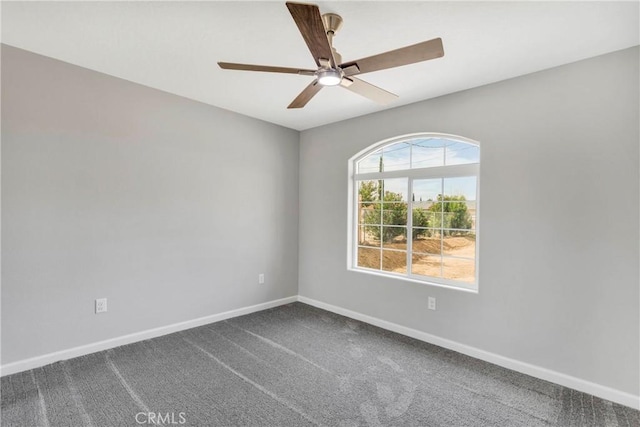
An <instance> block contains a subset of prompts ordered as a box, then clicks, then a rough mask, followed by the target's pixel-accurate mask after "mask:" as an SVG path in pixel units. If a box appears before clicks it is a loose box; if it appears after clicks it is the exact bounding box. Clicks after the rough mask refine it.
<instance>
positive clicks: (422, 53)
mask: <svg viewBox="0 0 640 427" xmlns="http://www.w3.org/2000/svg"><path fill="white" fill-rule="evenodd" d="M442 56H444V48H443V47H442V39H441V38H437V39H433V40H429V41H426V42H422V43H417V44H414V45H411V46H406V47H401V48H400V49H396V50H391V51H389V52H385V53H380V54H378V55H373V56H369V57H367V58H362V59H358V60H356V61H349V62H345V63H344V64H341V65H340V68H342V69H345V68H349V67H352V66H353V65H357V66H358V69H359V70H360V73H359V74H363V73H370V72H372V71H378V70H385V69H387V68H393V67H400V66H402V65H409V64H415V63H416V62H422V61H428V60H429V59H435V58H440V57H442ZM351 70H353V69H351Z"/></svg>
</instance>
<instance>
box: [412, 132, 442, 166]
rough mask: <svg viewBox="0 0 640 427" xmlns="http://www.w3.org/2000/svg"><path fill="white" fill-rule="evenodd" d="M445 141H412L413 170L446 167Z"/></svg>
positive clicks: (431, 139)
mask: <svg viewBox="0 0 640 427" xmlns="http://www.w3.org/2000/svg"><path fill="white" fill-rule="evenodd" d="M444 146H445V141H444V140H443V139H437V138H427V139H418V140H413V141H412V147H411V168H412V169H418V168H429V167H434V166H443V165H444Z"/></svg>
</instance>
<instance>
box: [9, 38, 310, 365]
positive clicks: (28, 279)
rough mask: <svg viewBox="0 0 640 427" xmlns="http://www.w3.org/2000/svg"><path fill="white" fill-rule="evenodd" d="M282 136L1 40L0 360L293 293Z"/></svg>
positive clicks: (293, 224)
mask: <svg viewBox="0 0 640 427" xmlns="http://www.w3.org/2000/svg"><path fill="white" fill-rule="evenodd" d="M298 142H299V133H298V132H296V131H293V130H290V129H286V128H282V127H279V126H275V125H272V124H268V123H265V122H261V121H258V120H254V119H251V118H248V117H244V116H241V115H238V114H234V113H231V112H228V111H224V110H221V109H217V108H214V107H211V106H207V105H204V104H200V103H197V102H194V101H190V100H187V99H184V98H180V97H177V96H174V95H170V94H167V93H163V92H160V91H157V90H154V89H150V88H147V87H143V86H140V85H136V84H133V83H130V82H127V81H123V80H120V79H116V78H113V77H110V76H107V75H104V74H100V73H97V72H93V71H89V70H86V69H83V68H79V67H76V66H73V65H70V64H66V63H63V62H59V61H56V60H53V59H50V58H46V57H42V56H38V55H35V54H32V53H28V52H26V51H21V50H19V49H15V48H12V47H8V46H6V45H3V46H2V228H3V233H2V263H3V270H2V363H10V362H14V361H17V360H20V359H24V358H28V357H33V356H38V355H42V354H46V353H49V352H53V351H57V350H62V349H68V348H71V347H74V346H78V345H83V344H88V343H93V342H96V341H100V340H104V339H108V338H112V337H118V336H121V335H124V334H129V333H133V332H138V331H142V330H145V329H149V328H154V327H159V326H164V325H169V324H172V323H175V322H180V321H185V320H190V319H195V318H198V317H202V316H206V315H211V314H215V313H219V312H223V311H227V310H230V309H234V308H239V307H244V306H248V305H253V304H257V303H261V302H266V301H269V300H273V299H277V298H283V297H288V296H292V295H296V294H297V277H298V271H297V257H298V235H297V232H298V224H297V211H298V157H299V152H298ZM258 273H265V274H266V284H264V285H258V283H257V276H258ZM99 297H106V298H108V303H109V311H108V313H106V314H101V315H95V314H94V313H93V310H94V307H93V303H94V299H95V298H99Z"/></svg>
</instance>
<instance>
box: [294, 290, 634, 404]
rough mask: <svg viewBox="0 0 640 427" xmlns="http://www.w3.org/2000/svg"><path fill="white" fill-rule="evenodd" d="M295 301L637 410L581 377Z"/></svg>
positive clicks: (629, 400)
mask: <svg viewBox="0 0 640 427" xmlns="http://www.w3.org/2000/svg"><path fill="white" fill-rule="evenodd" d="M298 301H300V302H302V303H305V304H309V305H312V306H314V307H318V308H321V309H323V310H327V311H331V312H333V313H336V314H340V315H342V316H346V317H350V318H352V319H356V320H360V321H361V322H365V323H368V324H370V325H374V326H377V327H379V328H382V329H386V330H389V331H392V332H397V333H399V334H402V335H406V336H409V337H411V338H415V339H417V340H420V341H424V342H427V343H430V344H435V345H437V346H440V347H444V348H447V349H449V350H453V351H457V352H458V353H462V354H466V355H467V356H471V357H475V358H476V359H480V360H484V361H485V362H489V363H493V364H495V365H498V366H502V367H504V368H507V369H511V370H513V371H517V372H521V373H523V374H527V375H531V376H532V377H536V378H540V379H543V380H546V381H550V382H552V383H556V384H559V385H562V386H565V387H569V388H572V389H574V390H578V391H582V392H584V393H588V394H592V395H594V396H597V397H600V398H602V399H606V400H610V401H612V402H616V403H619V404H621V405H625V406H629V407H631V408H634V409H640V396H635V395H633V394H630V393H626V392H623V391H620V390H616V389H613V388H610V387H606V386H603V385H600V384H596V383H592V382H590V381H585V380H582V379H580V378H576V377H572V376H570V375H566V374H562V373H560V372H556V371H552V370H550V369H546V368H542V367H540V366H535V365H531V364H529V363H526V362H521V361H519V360H515V359H511V358H508V357H504V356H500V355H498V354H495V353H490V352H488V351H484V350H480V349H479V348H475V347H471V346H468V345H465V344H460V343H458V342H455V341H451V340H448V339H445V338H441V337H438V336H435V335H431V334H428V333H426V332H422V331H418V330H417V329H412V328H408V327H406V326H402V325H398V324H396V323H392V322H387V321H386V320H382V319H378V318H377V317H372V316H368V315H366V314H362V313H358V312H356V311H351V310H347V309H346V308H342V307H338V306H335V305H331V304H327V303H324V302H321V301H317V300H314V299H311V298H307V297H303V296H300V295H299V296H298Z"/></svg>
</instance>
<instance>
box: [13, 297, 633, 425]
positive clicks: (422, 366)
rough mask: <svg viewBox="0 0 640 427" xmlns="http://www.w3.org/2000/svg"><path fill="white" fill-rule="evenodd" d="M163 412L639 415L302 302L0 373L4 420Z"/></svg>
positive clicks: (164, 415)
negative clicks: (35, 366) (111, 348)
mask: <svg viewBox="0 0 640 427" xmlns="http://www.w3.org/2000/svg"><path fill="white" fill-rule="evenodd" d="M149 413H152V415H151V419H149ZM136 414H137V415H136ZM158 414H159V416H160V418H158ZM136 416H137V417H138V418H137V421H138V422H140V421H141V422H142V423H141V424H139V423H137V422H136ZM158 421H160V423H158ZM181 422H182V424H180V423H181ZM171 423H173V425H185V426H313V425H324V426H340V427H350V426H473V427H479V426H500V427H505V426H526V427H532V426H549V425H552V426H638V425H640V421H639V414H638V411H636V410H633V409H630V408H627V407H625V406H621V405H617V404H615V403H611V402H608V401H605V400H602V399H599V398H596V397H593V396H590V395H587V394H584V393H580V392H577V391H574V390H570V389H567V388H565V387H561V386H558V385H555V384H552V383H549V382H546V381H542V380H538V379H535V378H532V377H529V376H527V375H522V374H519V373H516V372H513V371H509V370H507V369H503V368H500V367H498V366H495V365H492V364H489V363H486V362H482V361H479V360H476V359H473V358H470V357H467V356H464V355H461V354H458V353H455V352H453V351H449V350H445V349H443V348H440V347H436V346H433V345H429V344H425V343H422V342H419V341H416V340H413V339H411V338H407V337H404V336H401V335H398V334H394V333H392V332H388V331H385V330H382V329H379V328H376V327H373V326H370V325H367V324H364V323H361V322H358V321H355V320H352V319H348V318H346V317H342V316H338V315H335V314H332V313H329V312H326V311H323V310H319V309H316V308H314V307H310V306H308V305H305V304H301V303H294V304H290V305H286V306H282V307H278V308H274V309H271V310H266V311H262V312H259V313H253V314H250V315H247V316H243V317H238V318H235V319H230V320H227V321H223V322H219V323H214V324H210V325H206V326H202V327H199V328H194V329H190V330H188V331H184V332H178V333H175V334H171V335H167V336H164V337H160V338H156V339H152V340H147V341H144V342H140V343H136V344H131V345H126V346H123V347H118V348H115V349H113V350H108V351H104V352H100V353H95V354H91V355H88V356H83V357H79V358H76V359H72V360H68V361H65V362H58V363H54V364H52V365H48V366H45V367H43V368H37V369H34V370H31V371H28V372H22V373H19V374H15V375H11V376H8V377H4V378H2V426H3V427H10V426H21V427H23V426H29V427H30V426H138V425H172V424H171Z"/></svg>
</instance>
